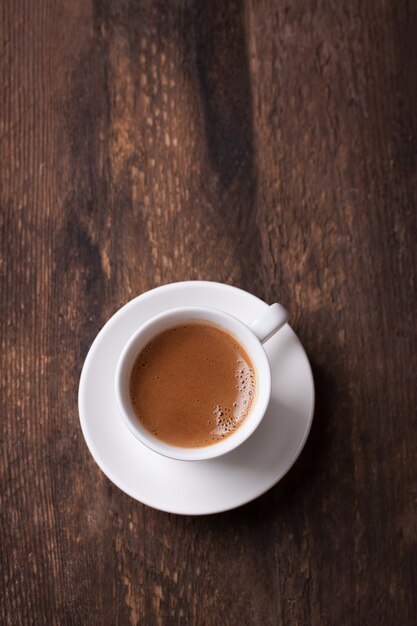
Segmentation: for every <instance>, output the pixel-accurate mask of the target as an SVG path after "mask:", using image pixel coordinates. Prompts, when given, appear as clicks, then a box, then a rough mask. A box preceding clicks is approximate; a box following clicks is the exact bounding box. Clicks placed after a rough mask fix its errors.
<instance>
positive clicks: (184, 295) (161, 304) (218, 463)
mask: <svg viewBox="0 0 417 626" xmlns="http://www.w3.org/2000/svg"><path fill="white" fill-rule="evenodd" d="M194 305H202V306H211V307H216V308H219V309H223V310H224V311H226V312H228V313H231V314H232V315H234V316H236V317H238V318H239V319H241V320H242V321H243V322H250V321H251V320H253V319H254V318H256V317H258V316H259V315H260V314H261V313H262V312H263V310H264V309H265V308H266V307H267V306H268V305H267V304H266V303H265V302H263V301H262V300H259V299H258V298H256V297H255V296H253V295H251V294H249V293H247V292H245V291H242V290H241V289H237V288H236V287H230V286H229V285H223V284H221V283H212V282H204V281H195V282H194V281H192V282H183V283H173V284H170V285H164V286H163V287H158V288H157V289H153V290H151V291H148V292H147V293H144V294H143V295H141V296H139V297H137V298H135V299H134V300H132V301H131V302H129V303H128V304H126V305H125V306H124V307H122V308H121V309H120V310H119V311H118V312H117V313H116V314H115V315H113V317H112V318H111V319H110V320H109V321H108V322H107V324H106V325H105V326H104V327H103V328H102V330H101V331H100V333H99V334H98V335H97V337H96V339H95V341H94V343H93V345H92V346H91V348H90V351H89V353H88V355H87V358H86V360H85V363H84V367H83V371H82V374H81V380H80V387H79V395H78V405H79V412H80V421H81V428H82V431H83V434H84V438H85V440H86V443H87V445H88V447H89V449H90V452H91V454H92V455H93V457H94V459H95V461H96V463H97V464H98V466H99V467H100V468H101V469H102V471H103V472H104V473H105V474H106V476H107V477H108V478H109V479H110V480H111V481H112V482H113V483H114V484H115V485H117V486H118V487H119V488H120V489H122V491H124V492H125V493H127V494H128V495H130V496H132V498H135V499H136V500H139V501H140V502H143V503H144V504H147V505H148V506H152V507H154V508H155V509H160V510H161V511H167V512H170V513H180V514H184V515H204V514H209V513H218V512H221V511H227V510H228V509H233V508H235V507H237V506H240V505H242V504H245V503H247V502H250V500H253V499H254V498H257V497H258V496H260V495H261V494H263V493H264V492H265V491H267V490H268V489H270V488H271V487H272V486H273V485H275V483H277V482H278V481H279V480H280V479H281V478H282V477H283V476H284V474H286V472H288V470H289V469H290V467H291V466H292V465H293V463H294V462H295V460H296V459H297V457H298V455H299V454H300V452H301V450H302V448H303V446H304V444H305V442H306V440H307V437H308V434H309V431H310V427H311V422H312V419H313V411H314V383H313V377H312V374H311V368H310V364H309V362H308V359H307V356H306V354H305V352H304V349H303V347H302V345H301V343H300V341H299V339H298V337H297V336H296V334H295V333H294V331H293V330H291V328H290V327H289V326H288V325H286V326H285V327H284V328H283V329H282V330H281V331H280V332H279V333H278V334H277V335H275V336H274V337H272V338H271V339H270V340H269V341H268V342H267V343H266V344H265V349H266V352H267V354H268V357H269V360H270V363H271V370H272V394H271V401H270V404H269V407H268V410H267V413H266V415H265V417H264V419H263V421H262V423H261V425H260V426H259V427H258V429H257V430H256V431H255V433H254V434H253V435H252V436H251V437H250V438H249V439H248V440H247V441H246V442H245V443H244V444H243V445H241V446H240V447H239V448H237V449H236V450H234V451H232V452H230V453H229V454H226V455H225V456H222V457H218V458H215V459H211V460H208V461H193V462H186V461H175V460H172V459H168V458H165V457H161V456H159V455H158V454H156V453H155V452H152V451H151V450H149V449H148V448H146V447H145V446H143V445H142V444H141V443H140V442H139V441H137V439H136V438H135V437H134V436H133V435H132V434H131V433H130V431H129V430H128V429H127V427H126V426H125V424H124V422H123V421H122V419H121V417H119V415H118V411H117V408H116V400H115V395H114V374H115V367H116V363H117V360H118V358H119V355H120V353H121V351H122V348H123V346H124V345H125V343H126V341H127V340H128V339H129V337H130V336H131V334H132V333H133V332H134V331H135V330H136V329H137V328H138V327H139V326H140V325H141V324H143V323H144V322H146V321H147V320H148V319H149V318H150V317H152V316H154V315H156V314H157V313H160V312H162V311H164V310H166V309H169V308H172V307H175V306H194Z"/></svg>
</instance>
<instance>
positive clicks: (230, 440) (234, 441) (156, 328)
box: [115, 304, 288, 461]
mask: <svg viewBox="0 0 417 626" xmlns="http://www.w3.org/2000/svg"><path fill="white" fill-rule="evenodd" d="M190 321H199V322H207V323H209V324H215V325H216V326H218V327H220V328H221V329H223V330H225V331H226V332H228V333H229V334H230V335H232V336H233V337H235V338H236V339H237V340H238V342H239V343H240V344H241V345H242V346H243V347H244V348H245V350H246V352H247V353H248V355H249V357H250V359H251V361H252V363H253V365H254V368H255V380H256V395H255V398H254V401H253V404H252V408H251V411H250V413H249V415H248V416H247V417H246V419H245V421H244V422H243V423H242V425H241V426H239V428H238V429H237V430H236V431H235V432H234V433H233V434H231V435H229V436H228V437H226V438H225V439H222V440H221V441H219V442H216V443H213V444H211V445H208V446H204V447H200V448H185V447H178V446H173V445H170V444H168V443H165V442H164V441H161V440H160V439H157V438H156V437H155V436H154V435H152V433H151V432H150V431H149V430H147V429H146V428H145V427H144V426H143V425H142V424H141V423H140V421H139V420H138V418H137V417H136V415H135V411H134V409H133V406H132V403H131V400H130V390H129V385H130V376H131V372H132V369H133V365H134V363H135V360H136V358H137V356H138V354H139V353H140V352H141V350H142V349H143V348H144V347H145V346H146V345H147V344H148V343H149V342H150V341H151V340H152V339H153V338H154V337H155V336H156V335H159V334H160V333H162V332H163V331H165V330H167V329H168V328H172V327H174V326H178V325H179V324H184V323H185V322H190ZM287 321H288V313H287V311H286V310H285V309H284V307H283V306H281V305H280V304H272V305H271V306H270V307H269V308H268V309H267V310H266V311H265V313H264V314H263V315H262V316H261V317H260V318H258V319H256V320H254V321H253V322H251V323H250V324H249V325H246V324H244V323H243V322H241V321H240V320H238V319H237V318H236V317H233V316H232V315H229V313H225V312H224V311H220V310H218V309H214V308H210V307H179V308H175V309H170V310H169V311H165V312H164V313H161V314H160V315H156V316H155V317H153V318H152V319H151V320H149V321H148V322H146V323H145V324H144V325H143V326H141V327H140V328H139V329H138V330H137V331H136V332H135V333H134V334H133V335H132V337H131V338H130V339H129V341H128V342H127V344H126V346H125V348H124V349H123V351H122V353H121V355H120V358H119V361H118V364H117V367H116V378H115V390H116V400H117V405H118V408H119V412H120V415H121V417H122V418H123V420H124V422H125V424H126V426H127V427H128V428H129V430H130V431H131V432H132V433H133V434H134V435H135V437H137V439H138V440H139V441H140V442H141V443H143V444H144V445H145V446H147V447H148V448H150V449H151V450H153V451H154V452H157V453H158V454H162V455H163V456H167V457H170V458H172V459H178V460H181V461H202V460H205V459H212V458H214V457H217V456H220V455H222V454H226V453H227V452H230V451H231V450H233V449H234V448H237V446H240V445H241V444H242V443H243V442H244V441H245V440H246V439H247V438H248V437H249V436H250V435H251V434H252V433H253V432H254V430H255V429H256V428H257V427H258V426H259V424H260V422H261V420H262V418H263V416H264V415H265V412H266V409H267V407H268V403H269V398H270V394H271V368H270V365H269V361H268V357H267V355H266V352H265V350H264V348H263V346H262V344H263V343H265V341H267V340H268V339H269V338H270V337H271V336H272V335H273V334H275V333H276V332H277V331H278V330H279V329H280V328H282V327H283V326H284V324H285V323H286V322H287Z"/></svg>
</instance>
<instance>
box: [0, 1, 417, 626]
mask: <svg viewBox="0 0 417 626" xmlns="http://www.w3.org/2000/svg"><path fill="white" fill-rule="evenodd" d="M0 24H1V75H0V84H1V105H0V132H1V143H0V163H1V208H2V244H1V271H2V299H1V331H2V350H1V357H2V405H3V412H2V420H1V427H2V454H1V460H0V469H1V495H2V508H1V516H2V526H1V550H2V558H1V568H2V584H1V586H0V589H1V593H2V596H3V600H2V602H1V608H0V622H1V624H10V625H12V624H13V625H15V624H19V625H20V624H22V625H24V626H27V625H29V624H36V626H38V625H44V624H45V625H47V626H55V625H57V626H58V625H59V626H61V625H67V624H69V625H72V624H74V625H78V624H80V625H82V626H89V625H92V626H97V625H98V624H103V625H105V626H109V625H110V626H112V625H116V624H119V625H124V624H131V625H136V624H141V625H145V626H148V625H153V624H156V625H160V624H163V625H166V624H168V625H171V624H173V625H175V624H190V625H194V624H196V625H203V626H211V625H213V626H219V625H221V626H245V625H249V626H252V625H256V626H258V625H259V626H269V625H270V626H276V625H280V624H285V625H290V626H293V625H296V624H298V625H311V624H313V625H319V626H323V625H332V626H333V625H339V624H340V625H356V624H357V625H361V626H362V625H365V626H367V625H373V624H376V625H378V626H379V625H387V624H389V625H398V626H400V625H401V626H404V625H411V624H415V623H416V622H415V619H416V612H417V607H416V602H415V597H416V589H417V571H416V570H417V554H416V538H417V529H416V501H417V484H416V444H417V438H416V405H417V394H416V388H417V385H416V370H417V359H416V353H417V350H416V348H417V342H416V311H417V307H416V296H415V290H416V278H417V272H416V268H417V219H416V215H417V213H416V195H417V194H416V189H417V169H416V154H417V139H416V138H417V123H416V120H417V117H416V110H417V62H416V59H417V55H416V46H415V37H416V31H417V26H416V24H417V22H416V5H415V3H413V2H411V1H408V2H407V1H406V2H395V0H387V1H386V2H382V1H376V2H371V0H362V1H357V0H355V1H353V2H342V1H341V2H336V1H335V2H319V3H317V2H313V1H312V0H306V1H304V0H300V1H294V2H272V1H268V0H260V1H259V2H257V1H255V0H253V1H252V2H245V3H244V2H241V1H235V2H232V1H230V2H225V1H223V0H222V1H220V0H219V1H218V0H215V1H211V2H208V1H207V2H197V1H196V2H192V1H179V0H178V1H171V2H156V1H151V0H149V2H145V1H142V2H140V1H139V0H138V1H137V2H136V1H135V2H133V1H131V2H128V1H127V0H120V1H111V2H110V1H102V2H100V1H98V0H97V1H95V2H91V3H90V2H85V1H82V0H71V1H69V2H61V3H53V2H47V1H46V0H37V1H36V2H31V1H30V0H20V1H19V2H13V1H12V0H9V1H7V0H6V1H5V3H3V4H2V19H1V21H0ZM184 279H207V280H216V281H223V282H226V283H230V284H233V285H237V286H240V287H242V288H244V289H246V290H248V291H251V292H253V293H255V294H256V295H258V296H260V297H261V298H263V299H265V300H267V301H270V302H272V301H275V300H279V301H281V302H282V303H284V304H285V305H287V306H288V308H289V309H290V312H291V319H292V324H293V327H294V329H295V330H296V331H297V333H298V334H299V336H300V338H301V340H302V341H303V343H304V345H305V347H306V350H307V352H308V354H309V357H310V359H311V362H312V366H313V371H314V376H315V381H316V388H317V408H316V414H315V421H314V425H313V429H312V432H311V436H310V439H309V441H308V443H307V446H306V448H305V450H304V452H303V454H302V456H301V457H300V459H299V460H298V462H297V463H296V465H295V466H294V468H293V469H292V470H291V471H290V473H289V474H288V475H287V476H286V477H285V479H283V480H282V481H281V482H280V483H279V484H278V485H277V486H276V487H275V488H273V489H272V490H271V491H270V492H269V493H267V494H266V495H264V496H263V497H262V498H260V499H258V500H257V501H255V502H253V503H251V504H249V505H247V506H245V507H243V508H241V509H238V510H235V511H232V512H229V513H224V514H221V515H214V516H207V517H202V518H192V517H181V516H176V515H169V514H165V513H162V512H159V511H156V510H152V509H150V508H147V507H146V506H143V505H141V504H139V503H138V502H136V501H134V500H133V499H131V498H130V497H128V496H127V495H125V494H124V493H122V492H121V491H119V490H118V489H117V488H116V487H115V486H113V484H111V483H110V482H109V480H107V478H105V476H104V475H103V474H102V473H101V472H100V470H99V469H98V467H97V466H96V465H95V463H94V461H93V459H92V457H91V456H90V454H89V452H88V449H87V447H86V445H85V443H84V440H83V437H82V434H81V430H80V427H79V420H78V411H77V388H78V380H79V375H80V371H81V367H82V364H83V361H84V358H85V356H86V354H87V351H88V348H89V346H90V344H91V342H92V341H93V339H94V337H95V335H96V334H97V332H98V330H99V329H100V328H101V327H102V325H103V324H104V323H105V321H106V320H107V319H108V318H109V317H110V316H111V315H112V314H113V313H114V312H115V311H116V310H117V309H118V308H119V307H120V306H121V305H123V304H124V303H126V302H127V301H128V300H130V299H131V298H133V297H134V296H136V295H138V294H140V293H143V292H144V291H146V290H148V289H150V288H152V287H155V286H156V285H161V284H164V283H168V282H173V281H178V280H184ZM413 593H414V600H413Z"/></svg>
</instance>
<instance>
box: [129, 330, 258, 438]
mask: <svg viewBox="0 0 417 626" xmlns="http://www.w3.org/2000/svg"><path fill="white" fill-rule="evenodd" d="M255 394H256V380H255V370H254V367H253V364H252V362H251V360H250V358H249V356H248V354H247V353H246V351H245V349H244V348H243V347H242V346H241V345H240V343H239V342H238V341H237V339H235V338H234V337H233V336H232V335H229V334H228V333H227V332H226V331H224V330H222V329H220V328H219V327H217V326H214V325H211V324H207V323H199V322H186V323H184V324H181V325H178V326H176V327H174V328H170V329H169V330H166V331H164V332H162V333H161V334H159V335H157V336H156V337H155V338H154V339H152V341H151V342H150V343H148V345H147V346H145V348H144V349H143V350H142V351H141V352H140V354H139V355H138V357H137V359H136V361H135V364H134V366H133V369H132V373H131V377H130V398H131V402H132V405H133V408H134V411H135V414H136V416H137V418H138V420H139V422H140V423H141V424H142V425H143V426H144V427H145V428H146V429H147V430H149V431H150V432H151V433H152V434H153V435H154V436H155V437H157V438H158V439H160V440H162V441H164V442H166V443H169V444H171V445H174V446H181V447H187V448H195V447H201V446H207V445H211V444H214V443H216V442H218V441H221V440H222V439H224V438H225V437H228V436H229V435H231V434H232V433H234V432H235V431H236V430H237V429H238V428H239V427H240V426H241V425H242V423H243V422H244V421H245V419H246V418H247V416H248V415H249V413H250V411H251V408H252V404H253V402H254V399H255Z"/></svg>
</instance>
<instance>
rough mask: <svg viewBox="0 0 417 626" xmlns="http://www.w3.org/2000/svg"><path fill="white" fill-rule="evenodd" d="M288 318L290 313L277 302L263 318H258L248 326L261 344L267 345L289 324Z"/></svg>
mask: <svg viewBox="0 0 417 626" xmlns="http://www.w3.org/2000/svg"><path fill="white" fill-rule="evenodd" d="M288 317H289V316H288V311H287V310H286V309H284V307H283V306H282V305H281V304H278V303H277V302H276V303H275V304H271V306H270V307H269V308H268V309H267V311H266V312H265V313H264V314H263V315H262V317H258V319H256V320H253V322H251V323H250V324H248V328H249V329H250V330H251V331H252V332H253V333H254V335H256V337H257V338H258V339H259V341H260V342H261V343H265V341H268V339H269V338H270V337H272V335H274V334H275V333H276V332H277V331H278V330H280V328H282V327H283V326H284V324H286V323H287V322H288Z"/></svg>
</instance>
